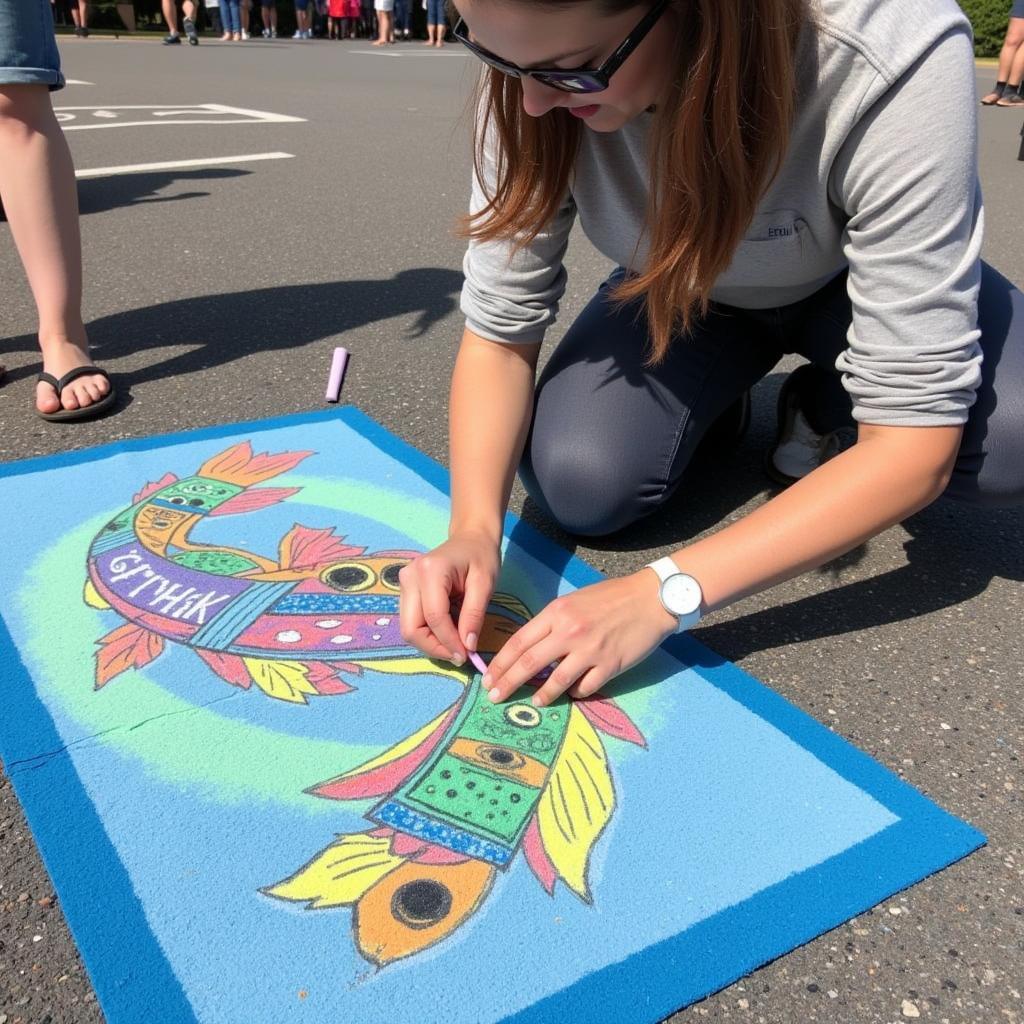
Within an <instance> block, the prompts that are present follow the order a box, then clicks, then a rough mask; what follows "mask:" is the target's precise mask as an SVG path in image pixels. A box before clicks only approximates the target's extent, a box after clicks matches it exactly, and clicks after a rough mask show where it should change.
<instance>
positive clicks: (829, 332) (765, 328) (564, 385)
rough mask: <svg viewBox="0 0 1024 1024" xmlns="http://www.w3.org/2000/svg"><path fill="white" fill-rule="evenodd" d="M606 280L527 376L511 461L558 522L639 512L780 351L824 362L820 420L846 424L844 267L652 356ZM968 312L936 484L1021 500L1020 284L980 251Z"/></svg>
mask: <svg viewBox="0 0 1024 1024" xmlns="http://www.w3.org/2000/svg"><path fill="white" fill-rule="evenodd" d="M621 275H622V271H621V270H619V271H617V272H616V273H615V274H613V275H612V277H611V278H610V279H609V280H608V281H606V282H605V283H604V284H603V285H602V286H601V288H600V290H599V291H598V293H597V295H596V296H595V297H594V298H593V299H591V301H590V303H589V304H588V305H587V307H586V308H585V309H584V310H583V312H582V313H581V314H580V315H579V317H578V318H577V319H576V321H575V322H574V323H573V324H572V326H571V327H570V328H569V330H568V331H567V332H566V335H565V337H564V338H563V339H562V341H561V343H560V344H559V345H558V347H557V348H556V349H555V351H554V353H552V356H551V358H550V360H549V361H548V363H547V365H546V366H545V368H544V370H543V372H542V373H541V376H540V379H539V380H538V382H537V391H536V398H535V406H534V417H533V425H532V427H531V430H530V436H529V439H528V440H527V444H526V450H525V452H524V455H523V461H522V464H521V466H520V476H521V477H522V480H523V483H524V485H525V487H526V490H527V492H528V493H529V494H530V496H531V497H532V498H533V500H534V501H535V502H537V504H538V505H539V506H540V507H541V508H543V509H544V510H545V511H546V512H547V514H548V515H549V516H550V517H551V518H552V519H553V520H554V521H555V522H557V523H558V524H559V525H560V526H562V528H563V529H565V530H566V531H568V532H569V533H575V534H581V535H589V536H601V535H604V534H608V533H613V532H614V531H616V530H620V529H622V528H623V527H625V526H628V525H629V524H630V523H632V522H635V521H636V520H637V519H640V518H642V517H643V516H647V515H650V513H652V512H653V511H655V509H657V508H658V507H659V506H660V505H661V504H663V503H664V502H665V501H666V499H667V498H669V496H670V495H671V494H672V493H673V491H675V489H676V487H677V486H678V484H679V481H680V479H681V477H682V475H683V471H684V470H685V469H686V467H687V465H688V464H689V462H690V459H691V458H692V456H693V453H694V451H695V450H696V448H697V445H698V444H699V443H700V440H701V438H702V437H703V436H704V434H705V433H706V431H707V429H708V428H709V427H710V426H711V424H713V423H714V422H715V420H716V419H717V418H718V416H719V415H721V414H722V413H723V412H724V411H725V410H726V409H728V408H729V406H730V405H731V404H732V403H733V402H735V400H736V399H737V398H738V397H739V396H741V395H742V394H743V392H744V391H746V390H747V389H748V388H752V387H753V386H754V385H755V384H756V383H757V382H758V381H759V380H760V379H761V378H762V377H764V376H765V375H766V374H767V373H768V372H769V371H770V370H771V369H772V367H774V366H775V364H776V363H777V362H778V360H779V359H780V358H781V357H782V356H784V355H786V354H788V353H799V354H800V355H802V356H804V357H806V358H807V359H808V360H810V361H811V362H812V363H814V364H815V365H817V366H818V367H820V368H822V369H823V370H826V371H828V373H827V374H823V375H822V377H823V381H824V386H823V388H822V390H821V393H820V394H817V395H816V396H815V406H816V407H815V408H814V409H813V410H811V412H812V416H811V418H812V420H813V421H814V422H815V423H816V424H824V425H825V426H824V427H821V428H819V429H835V428H836V427H839V426H842V425H844V424H852V423H853V419H852V416H851V415H850V410H851V403H850V399H849V397H848V396H847V394H846V392H845V391H844V390H843V387H842V383H841V381H840V378H839V375H838V373H837V372H836V370H835V360H836V357H837V356H838V355H839V353H840V352H841V351H842V350H843V349H844V348H845V347H846V344H847V340H846V332H847V329H848V328H849V326H850V322H851V319H852V311H851V307H850V299H849V296H848V295H847V292H846V274H845V273H843V274H840V275H839V277H837V278H834V279H833V280H832V281H830V282H829V283H828V284H827V285H826V286H825V287H824V288H822V289H821V290H820V291H818V292H816V293H815V294H813V295H811V296H809V297H808V298H806V299H803V300H802V301H800V302H797V303H794V304H792V305H790V306H782V307H778V308H776V309H761V310H747V309H738V308H736V307H730V306H723V305H715V304H712V307H711V309H710V311H709V313H708V315H707V317H705V318H704V319H703V320H702V321H701V322H700V323H699V324H698V325H697V327H696V329H695V330H693V331H692V332H691V334H690V335H689V336H688V337H686V338H685V339H677V340H676V342H675V343H674V344H673V345H672V348H671V349H670V350H669V354H668V356H667V358H666V359H665V360H664V362H663V363H662V364H661V365H660V366H658V367H656V368H654V369H649V368H647V367H645V366H644V365H643V362H644V356H645V354H646V352H647V326H646V321H645V320H644V319H643V317H642V316H639V317H638V309H637V306H638V304H632V305H627V306H626V307H625V308H623V309H621V310H620V311H618V312H616V310H615V309H614V307H613V305H612V304H611V303H610V302H608V299H607V292H608V291H609V289H610V287H611V286H612V285H613V284H614V283H616V282H617V281H618V280H620V279H621ZM978 323H979V327H980V328H981V346H982V349H983V351H984V354H985V358H984V363H983V365H982V383H981V386H980V388H979V390H978V397H977V401H976V402H975V404H974V406H973V407H972V408H971V411H970V418H969V419H968V422H967V425H966V427H965V430H964V437H963V441H962V443H961V445H960V454H959V456H958V458H957V461H956V467H955V469H954V471H953V477H952V480H951V481H950V483H949V487H948V488H947V490H946V494H945V496H947V497H951V498H956V499H959V500H961V501H967V502H972V503H975V504H981V505H992V506H999V505H1017V504H1022V503H1024V294H1022V293H1021V292H1020V291H1019V290H1018V289H1017V288H1015V287H1014V286H1013V285H1012V284H1011V283H1010V282H1009V281H1008V280H1007V279H1006V278H1005V277H1003V276H1002V275H1001V274H999V273H998V272H997V271H995V270H993V269H992V268H991V267H989V266H987V265H985V264H983V265H982V276H981V290H980V295H979V299H978Z"/></svg>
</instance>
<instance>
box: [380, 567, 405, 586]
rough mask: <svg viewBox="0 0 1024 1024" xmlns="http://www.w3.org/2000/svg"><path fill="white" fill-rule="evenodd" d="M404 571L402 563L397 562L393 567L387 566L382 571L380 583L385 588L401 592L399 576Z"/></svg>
mask: <svg viewBox="0 0 1024 1024" xmlns="http://www.w3.org/2000/svg"><path fill="white" fill-rule="evenodd" d="M401 571H402V563H401V562H395V563H393V564H392V565H386V566H384V568H383V569H382V570H381V573H380V581H381V583H383V584H384V586H385V587H390V588H391V589H392V590H400V589H401V584H400V583H399V582H398V574H399V573H400V572H401Z"/></svg>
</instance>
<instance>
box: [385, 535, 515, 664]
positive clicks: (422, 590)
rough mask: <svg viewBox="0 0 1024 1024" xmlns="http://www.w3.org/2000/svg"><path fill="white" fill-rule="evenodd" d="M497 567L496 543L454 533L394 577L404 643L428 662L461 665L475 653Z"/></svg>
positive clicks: (484, 538) (498, 547) (496, 578)
mask: <svg viewBox="0 0 1024 1024" xmlns="http://www.w3.org/2000/svg"><path fill="white" fill-rule="evenodd" d="M500 568H501V548H500V546H499V544H498V543H496V542H495V541H494V539H493V538H491V537H488V536H485V535H484V534H475V533H463V534H454V535H453V536H451V537H449V538H448V540H446V541H445V542H444V543H443V544H441V545H440V546H438V547H436V548H434V549H433V550H432V551H428V552H427V553H426V554H424V555H420V556H419V558H416V559H414V560H413V561H411V562H409V563H408V565H406V566H404V568H403V569H402V571H401V572H400V573H399V574H398V579H399V582H400V584H401V587H402V590H401V597H400V601H399V619H400V623H401V630H402V639H403V640H405V642H406V643H408V644H412V645H413V646H414V647H416V648H418V649H419V650H421V651H422V652H423V653H424V654H426V655H427V656H428V657H430V658H436V659H439V660H447V661H451V662H452V663H453V664H455V665H463V664H464V663H465V661H466V652H467V651H475V650H476V645H477V640H478V639H479V637H480V632H481V630H482V629H483V624H484V616H485V614H486V612H487V605H488V603H489V602H490V600H491V594H492V593H493V592H494V586H495V584H496V583H497V580H498V571H499V569H500ZM456 604H458V605H461V608H460V609H459V610H458V623H457V624H456V622H455V619H454V618H453V615H452V611H453V607H452V606H453V605H456Z"/></svg>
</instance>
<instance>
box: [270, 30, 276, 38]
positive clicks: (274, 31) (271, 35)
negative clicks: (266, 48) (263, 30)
mask: <svg viewBox="0 0 1024 1024" xmlns="http://www.w3.org/2000/svg"><path fill="white" fill-rule="evenodd" d="M270 38H271V39H276V38H277V29H276V28H272V29H271V30H270Z"/></svg>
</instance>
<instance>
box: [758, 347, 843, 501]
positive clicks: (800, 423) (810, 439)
mask: <svg viewBox="0 0 1024 1024" xmlns="http://www.w3.org/2000/svg"><path fill="white" fill-rule="evenodd" d="M822 372H823V371H821V370H819V369H818V368H817V367H815V366H813V365H811V364H808V365H806V366H801V367H799V368H798V369H796V370H794V371H793V372H792V373H791V374H790V375H789V376H788V377H787V378H786V382H785V383H784V384H783V385H782V390H781V391H780V392H779V407H778V432H777V433H776V436H775V444H774V445H773V446H772V448H771V449H770V450H769V451H768V453H767V455H766V457H765V460H764V469H765V472H766V473H767V474H768V476H770V477H771V478H772V480H774V481H775V482H776V483H777V484H782V486H783V487H788V486H789V485H790V484H795V483H796V482H797V480H802V479H803V478H804V477H805V476H807V474H808V473H811V472H813V471H814V470H816V469H817V468H818V467H819V466H821V465H823V464H824V463H826V462H828V460H829V459H831V458H834V457H835V456H836V455H838V454H839V453H840V452H841V451H843V449H844V448H846V447H847V443H845V442H844V438H843V436H842V435H843V434H844V433H850V432H848V431H838V430H833V431H829V432H828V433H826V434H819V433H818V432H817V430H815V429H814V427H813V426H811V423H810V421H809V420H808V419H807V417H806V415H804V411H803V409H802V407H801V399H802V397H803V396H802V393H801V387H806V386H807V385H808V384H812V383H813V381H812V378H813V377H815V376H816V375H818V374H820V373H822ZM851 440H852V438H851Z"/></svg>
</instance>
